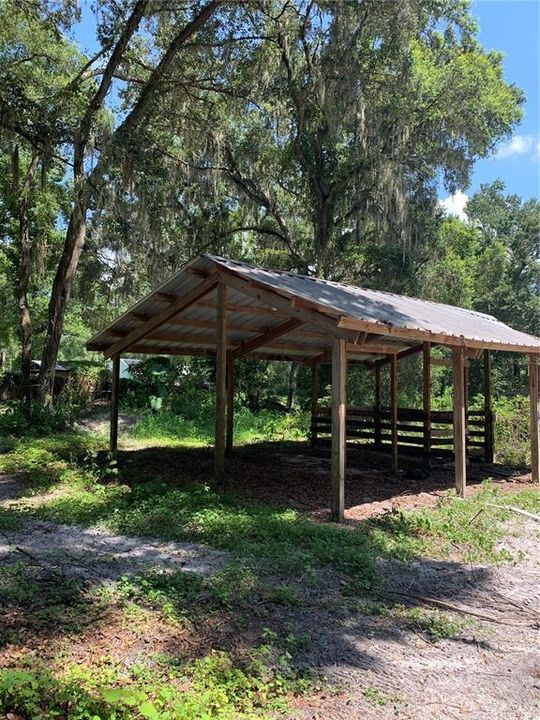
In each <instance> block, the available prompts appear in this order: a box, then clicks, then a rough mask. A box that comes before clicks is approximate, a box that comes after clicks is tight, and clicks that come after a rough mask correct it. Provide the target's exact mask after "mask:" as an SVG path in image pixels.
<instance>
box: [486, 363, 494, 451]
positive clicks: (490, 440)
mask: <svg viewBox="0 0 540 720" xmlns="http://www.w3.org/2000/svg"><path fill="white" fill-rule="evenodd" d="M494 446H495V442H494V428H493V410H492V407H491V353H490V351H489V350H484V459H485V461H486V462H487V463H492V462H493V456H494V449H495V447H494Z"/></svg>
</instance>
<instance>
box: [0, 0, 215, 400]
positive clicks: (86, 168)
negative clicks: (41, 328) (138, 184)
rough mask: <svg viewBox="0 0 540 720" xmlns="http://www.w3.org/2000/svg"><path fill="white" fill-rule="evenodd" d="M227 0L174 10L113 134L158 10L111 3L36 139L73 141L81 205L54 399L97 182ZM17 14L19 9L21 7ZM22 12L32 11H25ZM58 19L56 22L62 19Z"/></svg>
mask: <svg viewBox="0 0 540 720" xmlns="http://www.w3.org/2000/svg"><path fill="white" fill-rule="evenodd" d="M219 4H220V0H210V1H209V2H207V3H206V4H204V5H202V6H201V7H199V8H197V7H195V8H194V15H193V17H192V18H191V19H188V18H187V17H186V16H188V15H189V12H190V8H189V7H188V6H187V5H186V6H182V7H181V8H180V9H178V11H177V12H176V13H174V14H173V13H171V14H172V15H173V17H174V18H175V20H176V21H177V22H178V23H179V25H178V26H179V27H180V30H179V29H178V26H176V27H175V26H171V25H170V26H169V30H170V34H169V37H168V38H167V43H166V44H165V48H164V50H163V51H162V54H161V57H160V59H159V60H158V61H157V62H156V63H155V64H154V65H147V66H146V77H145V79H144V80H142V81H141V80H140V78H137V90H138V91H136V92H135V91H134V88H133V87H132V86H131V87H130V83H129V81H128V82H127V85H128V89H127V90H126V91H125V93H124V97H125V100H126V104H128V108H127V111H126V114H125V117H124V119H123V120H122V121H121V122H120V124H118V126H117V127H116V128H115V129H114V130H113V131H112V133H110V134H109V137H107V136H106V134H105V133H104V132H103V124H102V121H103V111H104V108H105V103H106V99H107V96H108V95H109V93H110V92H111V90H112V88H113V83H114V81H115V79H116V78H117V76H118V75H119V73H121V70H122V69H123V67H124V66H125V65H127V67H129V65H130V63H129V61H130V60H131V61H133V60H134V59H135V58H136V52H137V50H136V46H137V43H138V42H139V44H140V42H142V40H141V34H140V32H139V31H140V27H141V23H142V21H143V20H150V18H151V17H152V16H153V15H154V14H155V13H156V11H157V9H156V8H155V7H154V6H153V5H152V4H151V3H150V2H149V0H137V1H136V2H134V3H133V4H132V5H131V6H130V7H129V9H128V11H127V12H125V10H124V8H123V7H121V6H117V5H115V6H114V8H108V9H107V10H106V12H105V13H104V21H103V22H102V27H101V39H102V40H103V46H102V49H101V50H100V52H99V53H97V55H96V56H95V57H94V58H91V59H90V60H89V61H88V62H87V63H86V64H85V65H84V66H83V68H81V70H80V71H79V72H78V73H77V74H76V75H75V76H74V77H73V78H72V79H71V80H70V82H68V83H67V84H66V85H65V86H64V87H63V88H62V89H61V91H60V92H59V93H57V94H56V96H54V98H53V101H52V103H51V104H52V106H53V109H52V111H51V113H50V115H51V117H50V118H48V119H49V122H48V123H44V124H43V127H42V128H39V131H36V133H35V134H34V136H33V137H32V138H31V140H32V143H33V146H34V147H38V146H39V145H45V144H46V145H48V146H49V147H50V146H52V147H54V148H55V149H56V148H57V147H58V146H59V144H60V142H64V143H69V148H70V149H69V152H68V154H69V155H70V156H71V158H72V183H73V203H72V208H71V211H70V213H69V218H68V222H67V228H66V233H65V241H64V246H63V249H62V252H61V255H60V258H59V261H58V265H57V270H56V273H55V276H54V280H53V285H52V292H51V296H50V303H49V312H48V324H47V331H46V337H45V342H44V348H43V357H42V366H41V372H40V380H39V383H40V396H41V399H42V400H43V401H44V402H46V403H50V402H51V400H52V386H53V381H54V368H55V365H56V359H57V356H58V348H59V344H60V339H61V336H62V330H63V325H64V319H65V313H66V308H67V305H68V302H69V298H70V294H71V291H72V287H73V282H74V278H75V274H76V270H77V267H78V264H79V260H80V256H81V253H82V250H83V247H84V244H85V239H86V221H87V212H88V208H89V203H90V198H91V196H92V194H93V192H94V189H95V186H96V184H97V183H98V182H99V180H100V179H101V178H102V177H103V175H104V173H105V172H106V168H107V163H108V161H109V159H110V157H111V156H112V154H113V153H114V152H115V150H116V151H117V148H118V146H119V145H121V144H123V145H125V144H126V143H127V142H128V141H129V138H130V135H132V134H134V133H135V130H136V128H137V126H138V125H140V124H141V123H142V122H143V120H144V118H145V116H146V113H147V111H148V108H149V105H150V104H151V102H152V100H153V98H154V95H155V93H156V91H157V90H160V91H161V92H163V91H164V86H163V81H164V79H165V77H166V74H167V72H168V71H169V69H170V68H171V66H172V65H173V64H174V63H175V60H176V58H177V56H178V54H179V52H180V50H181V49H182V47H183V46H184V45H185V43H186V42H187V41H188V40H189V39H190V38H191V37H192V36H193V35H194V34H195V33H197V31H198V30H200V29H201V28H202V27H203V26H204V24H205V23H206V22H207V20H208V19H209V18H210V16H211V15H212V14H213V13H214V11H215V10H216V9H217V7H218V6H219ZM15 13H16V14H17V11H15ZM124 13H125V14H124ZM19 15H26V14H25V13H22V11H21V12H20V13H19ZM32 19H33V22H34V23H35V24H37V25H39V24H40V23H41V26H42V29H43V32H45V33H47V32H49V34H51V33H52V34H57V33H58V28H57V27H55V26H54V25H51V21H50V18H45V19H43V18H42V17H41V16H37V15H36V14H34V16H33V18H32ZM54 19H55V20H56V18H54ZM18 20H19V18H18ZM138 33H139V35H138ZM163 39H164V36H163V35H161V36H160V38H159V40H160V41H162V40H163ZM130 53H131V55H130ZM103 57H106V58H107V60H106V62H105V64H104V66H103V67H98V66H96V62H97V60H101V59H102V58H103ZM30 60H31V56H30V55H27V56H26V57H24V58H22V59H21V61H20V62H22V63H26V62H27V61H30ZM94 78H99V81H98V82H97V84H94ZM88 83H91V84H90V92H89V93H88V95H87V97H86V102H85V104H84V108H83V110H82V112H81V114H80V117H79V120H78V122H77V123H75V124H74V126H73V127H72V128H71V130H72V132H71V135H70V137H69V138H63V137H62V138H60V136H59V135H56V134H55V133H54V132H53V130H54V129H55V124H54V121H56V120H57V119H58V117H60V116H61V110H62V108H63V107H64V106H65V105H66V104H68V105H69V103H70V102H71V101H72V99H73V96H76V97H79V98H80V97H82V96H84V93H85V91H86V88H87V87H88ZM31 109H33V108H31ZM31 109H30V111H29V112H31ZM9 110H12V108H9ZM3 114H4V115H6V114H7V113H6V111H5V109H3ZM9 116H10V117H13V112H10V113H9ZM11 129H12V130H13V131H14V132H16V133H20V134H21V136H22V135H23V133H22V130H21V128H20V127H19V125H18V123H12V124H11ZM96 140H97V141H98V142H96ZM96 154H97V159H96Z"/></svg>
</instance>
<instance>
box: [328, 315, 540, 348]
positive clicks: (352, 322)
mask: <svg viewBox="0 0 540 720" xmlns="http://www.w3.org/2000/svg"><path fill="white" fill-rule="evenodd" d="M338 326H339V327H340V328H344V329H347V330H357V331H358V332H362V331H364V332H375V333H377V334H379V335H392V336H393V337H397V338H400V339H401V338H403V339H408V338H410V339H411V340H417V341H419V342H423V341H428V342H431V343H434V344H437V345H447V346H448V347H456V346H458V347H463V348H466V349H471V348H472V349H479V350H502V351H505V352H519V353H534V354H536V355H540V347H532V346H530V345H517V344H516V343H505V342H498V341H494V340H477V339H475V338H466V337H464V336H463V335H459V336H458V335H446V334H445V333H441V332H431V331H430V330H420V329H415V328H407V327H401V326H398V325H387V324H385V323H383V322H379V321H373V322H372V321H370V320H360V319H357V318H350V317H341V318H340V320H339V322H338Z"/></svg>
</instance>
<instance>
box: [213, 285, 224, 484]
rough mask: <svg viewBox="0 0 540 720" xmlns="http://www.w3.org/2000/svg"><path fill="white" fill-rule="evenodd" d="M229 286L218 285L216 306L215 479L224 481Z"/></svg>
mask: <svg viewBox="0 0 540 720" xmlns="http://www.w3.org/2000/svg"><path fill="white" fill-rule="evenodd" d="M226 302H227V286H226V285H225V284H224V283H222V282H220V283H219V284H218V287H217V303H216V304H217V308H216V314H217V318H216V323H217V327H216V437H215V445H214V480H215V482H216V485H219V484H221V483H222V482H223V476H224V473H225V413H226V401H227V386H226V385H227V310H226V307H225V305H226Z"/></svg>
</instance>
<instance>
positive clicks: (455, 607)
mask: <svg viewBox="0 0 540 720" xmlns="http://www.w3.org/2000/svg"><path fill="white" fill-rule="evenodd" d="M385 592H386V593H387V594H389V595H399V596H400V597H406V598H410V599H411V600H418V601H420V602H421V603H423V604H424V605H435V606H436V607H441V608H444V609H445V610H451V611H452V612H458V613H462V614H464V615H472V616H473V617H477V618H479V619H480V620H486V621H487V622H492V623H496V624H497V625H509V626H510V627H536V626H537V623H532V624H531V623H513V622H506V621H505V620H498V619H497V618H495V617H493V616H492V615H485V614H484V613H479V612H475V611H474V610H469V609H468V608H463V607H460V606H459V605H454V604H453V603H449V602H446V601H445V600H439V599H438V598H430V597H424V596H423V595H414V594H413V593H406V592H401V591H400V590H386V591H385Z"/></svg>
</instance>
